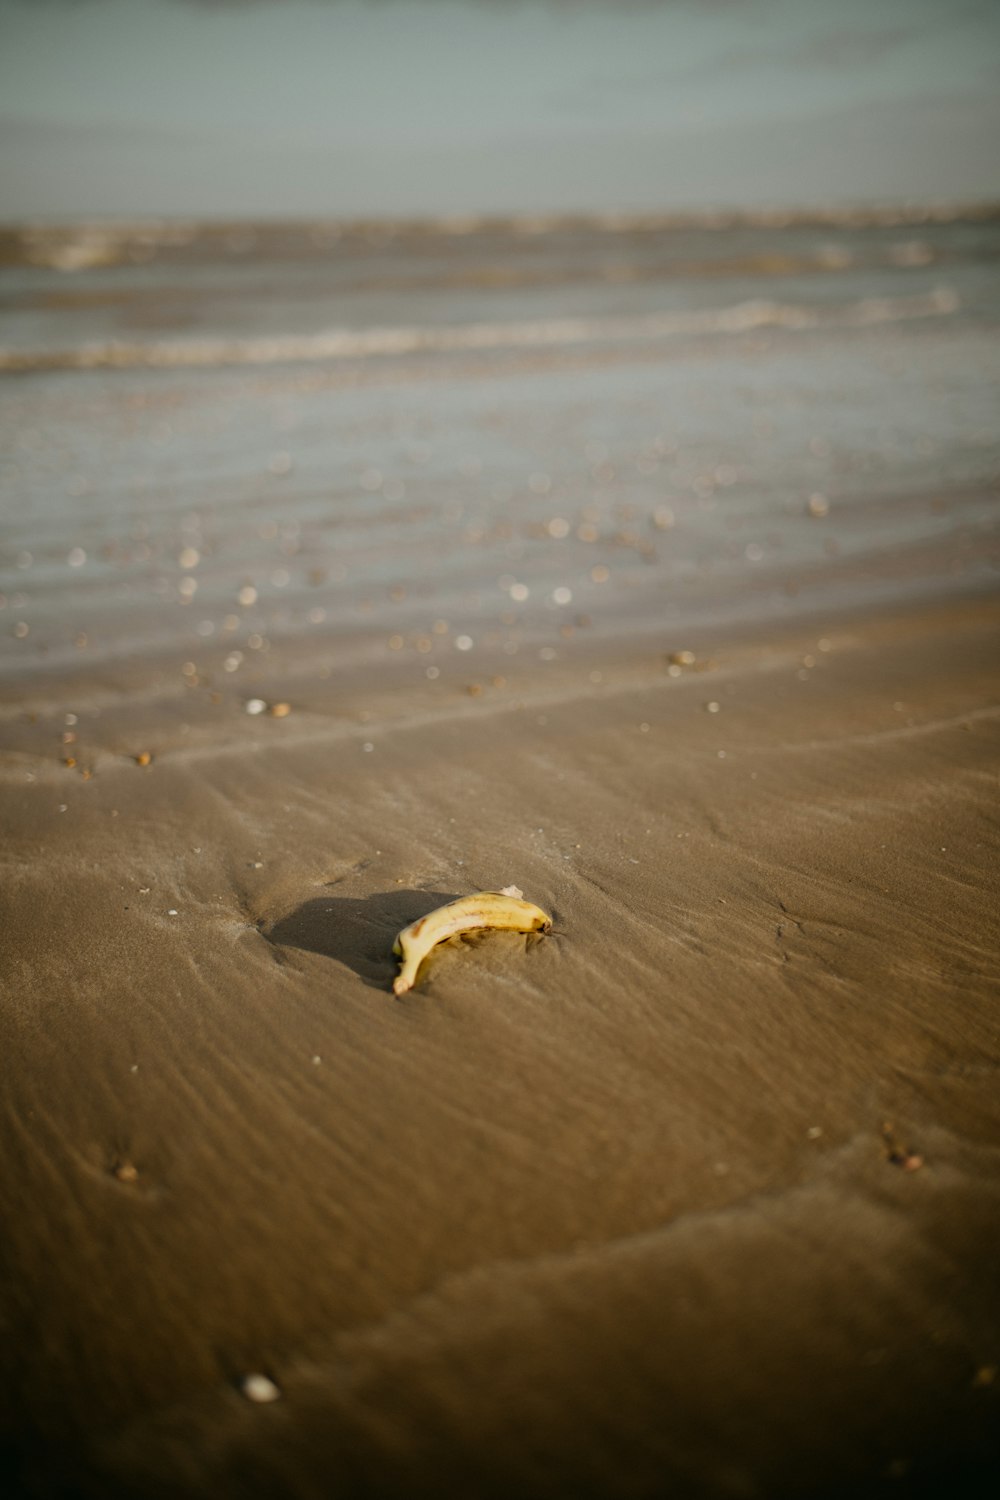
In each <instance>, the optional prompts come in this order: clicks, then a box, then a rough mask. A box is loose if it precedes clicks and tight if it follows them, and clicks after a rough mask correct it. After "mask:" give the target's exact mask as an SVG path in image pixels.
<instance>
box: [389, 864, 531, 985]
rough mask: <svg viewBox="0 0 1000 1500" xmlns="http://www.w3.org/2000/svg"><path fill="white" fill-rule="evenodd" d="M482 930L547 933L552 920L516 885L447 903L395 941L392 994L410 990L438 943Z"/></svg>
mask: <svg viewBox="0 0 1000 1500" xmlns="http://www.w3.org/2000/svg"><path fill="white" fill-rule="evenodd" d="M485 928H493V929H503V930H506V931H508V932H551V930H552V918H551V917H550V916H549V915H548V913H547V912H544V911H542V909H541V907H540V906H535V905H534V904H533V902H531V901H525V900H524V898H523V896H522V894H521V892H520V891H519V890H518V889H517V887H516V886H507V887H506V888H505V889H504V890H502V891H476V892H475V893H474V894H473V895H471V896H460V897H459V899H458V900H457V901H449V902H447V904H446V905H444V906H439V907H437V908H436V909H435V910H434V911H430V912H428V913H427V915H426V916H424V917H418V918H417V920H416V921H415V922H411V923H410V925H409V927H404V928H403V930H402V932H401V933H400V934H399V935H398V937H397V938H396V941H395V942H394V943H393V945H392V951H393V953H394V954H395V956H396V957H397V958H398V959H399V973H398V974H397V975H396V978H395V979H394V980H393V984H392V989H393V994H395V995H404V994H405V993H406V991H407V990H410V989H412V988H413V986H414V984H415V983H416V980H417V973H418V971H419V969H420V965H421V964H422V963H423V961H424V959H425V958H426V957H427V955H428V954H429V953H430V951H431V949H432V948H436V947H437V945H438V943H443V942H446V941H447V939H448V938H451V937H458V936H460V935H461V934H462V933H465V932H475V931H478V930H482V929H485Z"/></svg>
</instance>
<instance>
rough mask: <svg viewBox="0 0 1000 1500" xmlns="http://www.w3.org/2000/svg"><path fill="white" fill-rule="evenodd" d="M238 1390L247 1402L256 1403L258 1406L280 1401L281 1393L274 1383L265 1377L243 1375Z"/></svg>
mask: <svg viewBox="0 0 1000 1500" xmlns="http://www.w3.org/2000/svg"><path fill="white" fill-rule="evenodd" d="M240 1390H241V1391H242V1392H243V1394H244V1396H246V1398H247V1400H248V1401H256V1402H257V1403H258V1405H266V1403H267V1402H269V1401H280V1400H281V1392H280V1391H279V1390H278V1387H277V1386H276V1385H275V1383H274V1381H273V1380H268V1378H267V1376H266V1375H258V1374H253V1375H244V1377H243V1379H242V1380H241V1381H240Z"/></svg>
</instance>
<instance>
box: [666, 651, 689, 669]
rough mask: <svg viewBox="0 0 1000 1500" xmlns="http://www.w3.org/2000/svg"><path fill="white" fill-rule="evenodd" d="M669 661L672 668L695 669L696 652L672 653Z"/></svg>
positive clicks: (668, 658)
mask: <svg viewBox="0 0 1000 1500" xmlns="http://www.w3.org/2000/svg"><path fill="white" fill-rule="evenodd" d="M667 661H668V662H669V663H670V665H671V666H672V667H693V666H694V652H693V651H671V653H670V655H669V656H668V657H667Z"/></svg>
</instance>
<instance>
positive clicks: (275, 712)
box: [269, 703, 292, 719]
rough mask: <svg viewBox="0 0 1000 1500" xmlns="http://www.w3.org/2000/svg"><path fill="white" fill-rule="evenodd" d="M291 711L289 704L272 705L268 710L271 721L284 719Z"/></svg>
mask: <svg viewBox="0 0 1000 1500" xmlns="http://www.w3.org/2000/svg"><path fill="white" fill-rule="evenodd" d="M291 711H292V705H291V704H290V703H272V704H271V707H270V710H269V712H270V715H271V718H272V719H284V718H286V717H287V716H288V715H289V714H290V713H291Z"/></svg>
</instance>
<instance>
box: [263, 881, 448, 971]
mask: <svg viewBox="0 0 1000 1500" xmlns="http://www.w3.org/2000/svg"><path fill="white" fill-rule="evenodd" d="M454 900H456V897H455V895H454V894H452V895H448V894H446V893H445V892H443V891H412V890H406V891H400V890H395V891H378V892H376V893H375V894H374V895H372V896H365V897H363V898H361V899H359V898H357V897H352V896H335V895H333V893H332V891H331V893H330V894H329V895H325V896H317V897H315V898H314V899H313V900H312V901H306V902H304V903H303V905H302V906H299V907H297V908H296V910H295V911H292V912H289V914H288V915H287V916H286V917H280V918H279V919H278V921H276V922H271V923H265V924H264V925H263V926H262V927H261V932H262V933H263V934H264V936H265V937H266V938H267V939H268V941H269V942H272V943H274V944H275V946H276V947H282V948H304V949H305V950H306V951H307V952H309V953H321V954H323V956H324V958H334V959H336V960H337V962H338V963H342V964H346V965H347V967H348V968H349V969H353V970H354V972H355V974H358V975H359V976H360V977H361V978H362V979H363V980H364V982H365V983H366V984H368V985H371V986H372V987H373V988H374V989H380V990H387V989H389V988H390V987H391V985H392V980H393V976H394V975H395V973H396V960H395V959H394V958H393V956H392V945H393V942H394V940H395V937H396V934H397V932H399V931H400V929H401V928H403V927H407V926H408V925H409V924H410V923H411V922H415V921H416V919H417V917H422V916H424V915H425V914H426V913H427V912H429V911H433V910H434V908H435V907H437V906H443V905H444V904H445V902H446V901H454Z"/></svg>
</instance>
